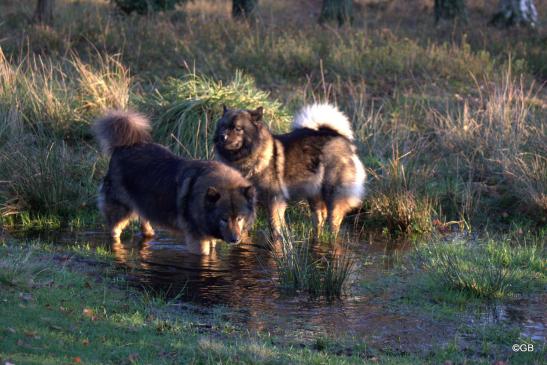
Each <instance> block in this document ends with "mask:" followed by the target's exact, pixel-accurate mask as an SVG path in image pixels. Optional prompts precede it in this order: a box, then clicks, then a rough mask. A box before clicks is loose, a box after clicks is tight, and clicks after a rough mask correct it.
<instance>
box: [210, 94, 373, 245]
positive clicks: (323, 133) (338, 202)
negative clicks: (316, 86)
mask: <svg viewBox="0 0 547 365" xmlns="http://www.w3.org/2000/svg"><path fill="white" fill-rule="evenodd" d="M262 116H263V109H262V108H261V107H260V108H258V109H256V110H231V109H227V108H226V107H225V109H224V115H223V116H222V118H221V119H220V120H219V121H218V123H217V127H216V132H215V151H216V155H217V158H218V159H219V160H220V161H222V162H224V163H226V164H228V165H230V166H232V167H234V168H236V169H238V170H239V171H241V173H242V174H243V176H244V177H246V178H247V179H249V180H250V181H252V182H253V184H254V185H255V187H256V188H257V190H258V201H259V202H260V203H261V204H262V205H264V206H265V207H266V209H267V210H268V214H269V220H270V227H271V229H272V233H273V234H274V237H276V236H277V237H278V236H279V234H280V233H281V227H282V225H283V224H284V213H285V208H286V206H287V201H289V200H307V201H308V203H309V206H310V208H311V210H312V212H313V223H314V226H315V231H316V236H317V235H318V234H319V232H320V230H321V229H322V226H323V224H324V222H325V221H326V222H327V223H328V225H329V227H330V229H331V232H332V233H334V234H335V235H336V234H337V233H338V231H339V229H340V224H341V222H342V219H343V218H344V216H345V215H346V213H347V212H348V211H349V210H351V209H353V208H356V207H359V206H360V204H361V201H362V198H363V195H364V191H365V186H364V185H365V180H366V174H365V169H364V167H363V164H362V163H361V161H360V160H359V157H358V155H357V151H356V147H355V145H354V142H353V132H352V129H351V124H350V122H349V120H348V118H347V117H346V116H345V115H344V114H343V113H342V112H340V111H339V110H338V109H337V108H336V107H334V106H332V105H329V104H313V105H310V106H307V107H304V108H303V109H302V110H301V111H300V112H299V113H298V114H297V115H296V117H295V119H294V121H293V124H292V131H291V132H290V133H286V134H279V135H274V134H272V133H271V132H270V131H269V130H268V127H267V126H266V125H265V124H264V123H263V121H262ZM277 237H276V238H277Z"/></svg>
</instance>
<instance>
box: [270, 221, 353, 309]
mask: <svg viewBox="0 0 547 365" xmlns="http://www.w3.org/2000/svg"><path fill="white" fill-rule="evenodd" d="M310 237H311V234H308V238H306V239H304V240H302V241H297V240H296V239H295V237H294V235H293V233H292V232H291V231H290V229H289V228H288V227H285V228H284V229H283V230H282V234H281V238H280V240H279V242H277V243H272V244H271V248H272V257H273V260H274V262H275V266H276V268H277V273H278V280H279V284H280V286H281V288H282V289H284V290H285V291H287V292H292V293H296V292H306V293H308V294H309V295H310V296H312V297H321V296H323V297H324V298H326V299H328V300H332V299H335V298H340V297H341V296H342V294H343V293H344V290H345V288H346V286H347V282H348V279H349V278H350V275H351V273H352V272H353V268H354V265H355V261H354V258H353V256H352V255H351V253H350V252H349V251H348V250H347V247H339V248H338V249H337V248H335V247H334V243H333V246H332V247H331V248H330V249H329V251H328V252H327V253H326V254H319V253H315V252H314V251H313V250H312V247H311V244H310V242H311V239H310Z"/></svg>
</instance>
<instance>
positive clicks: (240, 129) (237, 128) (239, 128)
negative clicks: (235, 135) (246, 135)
mask: <svg viewBox="0 0 547 365" xmlns="http://www.w3.org/2000/svg"><path fill="white" fill-rule="evenodd" d="M235 130H236V132H241V131H242V130H243V128H241V127H235Z"/></svg>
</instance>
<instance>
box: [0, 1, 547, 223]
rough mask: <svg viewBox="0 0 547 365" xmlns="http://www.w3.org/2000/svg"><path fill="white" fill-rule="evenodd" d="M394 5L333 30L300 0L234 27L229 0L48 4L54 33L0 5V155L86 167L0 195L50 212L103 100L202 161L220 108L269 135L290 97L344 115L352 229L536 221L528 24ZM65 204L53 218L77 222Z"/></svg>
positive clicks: (18, 9)
mask: <svg viewBox="0 0 547 365" xmlns="http://www.w3.org/2000/svg"><path fill="white" fill-rule="evenodd" d="M392 3H393V4H392V5H390V6H389V7H385V6H383V5H382V6H377V4H372V3H371V2H369V1H368V0H363V4H364V5H362V6H361V7H358V8H357V10H356V11H357V13H356V22H355V23H354V25H353V26H352V27H343V28H336V29H334V28H330V27H326V28H325V27H320V26H318V25H317V24H316V23H315V22H313V21H311V20H310V18H309V14H310V12H309V10H310V9H308V8H306V7H308V6H312V5H311V3H310V4H303V3H302V4H300V3H298V4H296V3H294V2H288V1H285V0H284V1H282V2H278V1H276V2H273V1H264V2H262V3H261V4H260V6H259V14H258V16H259V18H260V21H259V22H256V23H254V24H248V23H245V22H234V21H232V20H231V19H230V15H229V13H230V12H229V9H228V8H227V7H226V4H224V3H213V2H210V1H207V0H200V1H196V2H188V3H186V4H185V5H183V6H182V7H181V8H179V9H176V10H173V11H167V12H162V13H157V14H153V15H150V16H147V17H141V16H129V17H127V16H120V15H119V14H117V13H116V12H115V9H114V6H113V5H112V4H109V3H108V2H104V1H98V0H85V1H81V2H77V3H75V2H71V1H70V2H69V1H58V2H57V7H56V21H55V24H54V26H53V27H44V26H38V25H33V24H29V23H28V21H27V20H28V19H29V18H30V17H31V15H32V11H33V7H34V3H33V2H32V1H30V0H25V1H21V2H7V3H5V4H4V3H3V4H2V6H1V7H0V10H1V11H0V14H2V16H0V32H1V31H2V30H5V32H3V33H5V34H8V36H6V37H4V38H2V39H1V40H0V47H1V56H0V154H2V155H7V156H8V158H7V161H10V160H11V161H13V164H18V163H19V161H20V160H21V159H22V158H23V157H24V156H27V155H28V154H29V151H24V153H19V154H18V153H17V151H15V152H14V151H12V150H13V143H9V142H10V141H11V142H15V143H17V142H19V141H21V140H25V141H28V142H27V143H26V144H27V145H28V144H36V146H38V147H39V149H37V150H36V151H35V152H33V153H32V156H34V155H35V154H38V155H46V147H47V146H50V145H52V144H55V145H56V146H61V145H63V143H64V144H65V148H66V150H67V151H68V154H69V155H74V159H75V160H76V159H81V160H83V161H82V163H77V162H74V161H71V162H70V163H69V164H68V165H67V166H74V170H75V173H71V172H70V171H69V172H67V173H66V175H67V176H68V178H67V181H66V185H67V186H68V185H71V186H72V187H71V188H67V187H63V188H62V189H60V190H59V189H56V192H55V194H44V191H43V189H42V185H41V184H36V186H37V193H36V194H31V193H30V192H29V191H28V189H24V191H21V192H19V191H15V190H14V185H18V183H16V182H13V183H10V177H9V176H8V177H6V176H0V195H2V201H0V203H1V204H2V205H3V206H5V205H8V206H10V207H13V203H16V208H14V210H13V211H16V212H18V213H23V212H25V213H26V214H29V215H31V216H43V215H44V214H46V215H47V214H57V210H58V209H57V207H55V206H54V205H55V204H54V203H53V206H52V208H51V209H50V208H47V209H46V210H51V212H49V211H48V212H44V207H49V206H51V204H52V201H53V200H52V198H55V199H57V198H60V199H61V200H63V201H74V199H73V197H72V195H71V194H72V193H73V192H74V191H75V189H74V187H75V186H76V184H78V183H79V181H77V180H76V179H75V176H76V175H78V170H79V169H80V167H83V168H85V169H86V170H89V169H90V166H89V165H90V164H89V163H88V162H89V161H92V160H93V159H94V157H93V156H90V155H88V152H89V154H97V153H98V152H97V151H96V150H95V149H94V148H93V149H91V150H92V151H89V149H88V148H87V147H89V146H94V142H92V141H91V133H90V131H89V128H88V127H89V124H90V123H91V121H92V120H93V119H94V118H96V117H97V116H99V115H101V114H102V113H104V111H105V110H107V109H110V108H122V109H125V108H132V109H138V110H139V111H141V112H144V113H146V114H148V115H149V116H151V117H152V118H153V120H154V127H155V129H154V133H155V137H156V139H157V140H158V142H161V143H164V144H167V145H168V146H169V147H170V148H172V149H173V150H174V151H176V152H177V153H180V154H182V155H184V156H190V157H199V158H211V157H212V156H213V148H212V145H211V137H212V131H213V130H214V127H215V122H216V120H217V119H218V118H219V116H220V113H221V110H222V104H223V103H225V104H227V105H228V106H231V107H239V108H256V107H258V106H259V105H262V106H264V107H265V113H266V122H267V123H268V124H269V125H270V126H271V127H272V129H274V130H275V131H279V132H282V131H286V130H287V127H288V122H289V121H290V119H291V115H292V114H293V113H294V111H295V110H296V109H297V108H299V107H300V106H301V105H302V104H304V103H307V102H311V101H316V100H328V101H331V102H336V103H337V104H338V105H339V106H340V108H341V109H342V110H343V111H345V112H346V113H347V114H348V116H349V117H350V119H351V120H352V122H353V125H354V129H355V132H356V133H355V134H356V136H357V141H356V143H357V147H358V149H359V153H360V156H361V158H362V160H363V161H364V162H365V165H366V167H367V168H368V169H369V170H370V171H369V172H370V174H369V176H371V179H370V181H369V192H370V194H369V196H368V199H367V200H366V201H365V203H364V205H363V213H364V215H363V216H364V217H365V218H366V219H365V220H364V222H363V224H364V225H365V226H366V227H367V228H368V227H371V226H374V228H384V227H387V229H388V230H390V231H392V233H399V232H402V233H413V232H428V231H430V230H432V228H433V227H432V225H431V222H432V221H433V220H439V221H441V222H444V221H458V222H465V223H464V225H465V226H467V228H469V227H473V228H482V227H484V226H487V225H492V224H494V225H497V226H500V227H502V228H506V227H507V226H508V225H509V224H510V223H511V222H513V221H515V220H523V219H525V220H528V221H530V222H532V223H534V224H536V225H537V226H539V227H540V226H542V225H544V224H545V222H546V219H547V218H546V216H547V213H546V208H545V207H546V206H545V186H546V181H545V176H547V174H545V170H546V167H545V158H546V156H545V153H544V151H545V138H544V135H545V131H544V130H543V129H542V121H543V120H545V117H546V114H545V110H546V109H545V90H544V89H542V88H541V87H538V86H537V85H538V84H539V85H541V84H542V82H543V81H542V80H543V79H542V77H543V76H542V75H543V71H542V66H538V65H537V64H536V63H537V60H538V59H541V55H543V54H544V52H545V51H544V49H543V48H544V47H540V46H539V45H540V44H541V39H542V34H543V33H542V32H543V30H539V32H538V34H529V33H526V34H525V33H523V32H520V31H515V32H511V33H507V34H506V32H505V31H502V30H499V29H494V28H492V29H488V31H487V32H486V31H484V28H483V25H484V22H482V21H481V20H480V19H479V16H478V15H479V13H480V11H479V10H476V9H483V7H484V4H482V3H479V2H477V4H474V5H471V4H470V6H473V9H475V10H474V12H473V14H474V15H472V16H470V20H469V24H467V25H464V24H454V25H453V26H454V27H456V28H454V29H452V28H450V27H448V25H440V26H438V27H436V28H432V23H431V22H430V20H431V18H432V14H428V12H427V11H426V12H423V13H422V12H419V14H416V12H415V11H407V10H410V9H409V7H410V6H412V5H410V4H408V2H404V1H400V0H395V1H393V2H392ZM405 9H406V10H405ZM414 10H415V9H414ZM483 10H484V9H483ZM540 12H541V10H540ZM4 14H6V15H4ZM82 14H85V15H82ZM303 14H305V16H303ZM395 14H396V15H397V16H396V17H394V15H395ZM404 14H413V15H412V19H409V18H408V16H407V15H404ZM402 15H404V16H403V17H402V18H401V16H402ZM393 22H396V24H399V25H398V26H394V25H393V24H394V23H393ZM418 30H419V31H418ZM508 39H511V42H507V40H508ZM508 54H510V55H511V56H510V57H508V56H507V55H508ZM29 149H30V147H29ZM16 150H17V149H16ZM33 160H38V161H39V160H43V157H40V156H36V157H33ZM21 164H24V162H22V163H21ZM67 169H68V168H67ZM1 171H2V169H0V173H1ZM65 172H66V171H65ZM99 172H101V170H100V169H99ZM99 175H100V173H99ZM33 176H34V175H30V177H33ZM86 178H87V177H86ZM86 178H84V181H86V180H85V179H86ZM26 179H28V177H27V178H25V180H26ZM6 181H8V183H6ZM88 181H91V182H93V183H92V184H87V183H85V184H83V185H84V186H82V187H81V190H82V194H83V198H82V199H80V200H88V199H87V197H89V196H91V195H93V194H94V191H95V188H94V187H92V186H91V185H96V184H97V181H96V179H91V180H88ZM54 185H55V186H58V185H61V184H60V182H57V183H56V184H54ZM89 189H90V190H89ZM83 190H88V191H83ZM65 193H66V194H65ZM30 195H35V196H36V197H42V196H43V197H44V199H41V198H39V199H29V198H30ZM19 202H21V204H20V203H19ZM77 203H82V201H80V202H77ZM78 206H79V204H69V205H68V206H67V207H66V210H70V211H72V212H71V213H70V214H68V217H61V218H60V219H61V220H63V221H65V220H67V219H68V220H70V219H72V217H73V216H75V215H78V214H79V213H78V212H76V211H75V210H77V207H78ZM63 213H66V212H63ZM65 215H66V214H65Z"/></svg>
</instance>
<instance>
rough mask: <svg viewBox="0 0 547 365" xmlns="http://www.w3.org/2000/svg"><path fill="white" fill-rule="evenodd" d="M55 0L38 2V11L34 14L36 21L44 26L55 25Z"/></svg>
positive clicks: (40, 0) (39, 0)
mask: <svg viewBox="0 0 547 365" xmlns="http://www.w3.org/2000/svg"><path fill="white" fill-rule="evenodd" d="M54 7H55V0H38V2H37V4H36V11H35V12H34V18H33V19H34V21H36V22H37V23H42V24H49V25H51V24H53V8H54Z"/></svg>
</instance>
